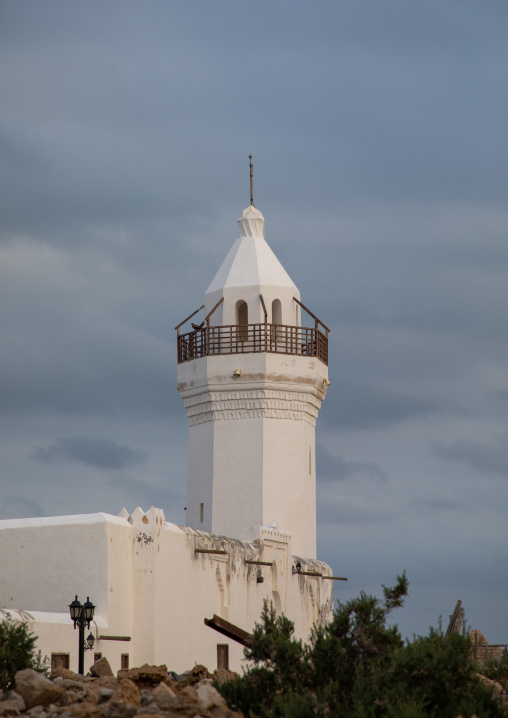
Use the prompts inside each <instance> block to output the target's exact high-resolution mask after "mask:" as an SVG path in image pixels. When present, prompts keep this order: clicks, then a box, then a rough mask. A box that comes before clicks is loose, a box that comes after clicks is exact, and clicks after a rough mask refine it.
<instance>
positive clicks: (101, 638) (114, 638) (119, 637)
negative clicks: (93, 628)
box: [97, 636, 131, 641]
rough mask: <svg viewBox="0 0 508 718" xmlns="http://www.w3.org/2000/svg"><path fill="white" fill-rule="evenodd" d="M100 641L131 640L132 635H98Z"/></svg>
mask: <svg viewBox="0 0 508 718" xmlns="http://www.w3.org/2000/svg"><path fill="white" fill-rule="evenodd" d="M97 640H98V641H130V640H131V637H130V636H97Z"/></svg>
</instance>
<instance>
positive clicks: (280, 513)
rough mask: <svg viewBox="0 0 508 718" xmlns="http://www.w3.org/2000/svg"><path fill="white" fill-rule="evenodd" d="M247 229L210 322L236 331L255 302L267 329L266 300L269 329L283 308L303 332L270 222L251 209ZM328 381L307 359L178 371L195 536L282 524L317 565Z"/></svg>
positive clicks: (210, 360) (277, 357) (265, 356)
mask: <svg viewBox="0 0 508 718" xmlns="http://www.w3.org/2000/svg"><path fill="white" fill-rule="evenodd" d="M238 224H239V230H240V237H239V238H238V239H237V240H236V241H235V243H234V244H233V246H232V248H231V250H230V251H229V253H228V255H227V256H226V259H225V260H224V262H223V263H222V266H221V267H220V269H219V271H218V272H217V274H216V275H215V277H214V279H213V280H212V282H211V284H210V286H209V288H208V290H207V292H206V294H205V314H208V313H209V312H210V311H211V310H212V309H213V307H214V306H215V305H216V304H217V302H218V301H219V300H220V299H221V298H223V299H224V301H223V303H222V305H221V306H220V307H219V309H218V310H217V311H215V312H214V314H212V316H211V317H210V322H211V324H212V325H213V326H224V327H228V326H230V325H236V324H238V310H237V307H238V304H239V303H240V302H246V303H247V307H248V322H249V324H257V323H260V324H262V325H263V327H264V324H263V323H264V320H265V317H264V311H263V306H262V302H261V298H260V296H261V295H262V297H263V300H264V303H265V307H266V311H267V321H268V323H269V324H271V323H272V321H273V319H274V317H273V316H272V311H273V306H274V302H275V303H276V307H277V309H276V314H277V317H276V318H277V319H278V321H282V324H285V325H287V326H299V325H300V312H299V307H298V304H297V303H296V302H295V297H296V298H297V299H299V297H300V294H299V292H298V290H297V288H296V286H295V285H294V283H293V282H292V281H291V279H290V277H289V275H288V274H287V272H286V271H285V270H284V268H283V267H282V265H281V264H280V262H279V261H278V259H277V258H276V257H275V255H274V253H273V252H272V250H271V249H270V247H269V246H268V244H267V243H266V241H265V239H264V219H263V215H262V214H261V212H259V210H257V209H256V208H254V207H248V208H247V209H246V210H244V212H243V214H242V216H241V217H240V219H239V220H238ZM267 331H270V332H277V331H279V330H278V329H277V328H276V327H269V328H268V330H267ZM300 341H301V340H300V339H296V340H295V349H296V350H298V348H299V347H300V346H301V345H300ZM223 351H226V349H224V348H223ZM238 370H239V371H238ZM235 372H236V375H235ZM327 379H328V368H327V366H326V365H325V364H323V363H322V362H321V361H320V360H319V359H317V358H314V357H308V356H302V355H299V354H294V355H286V354H282V353H281V354H277V353H264V352H263V353H231V354H221V355H218V356H209V357H201V358H199V359H195V360H192V361H189V362H185V363H183V364H180V365H179V366H178V390H179V391H180V393H181V396H182V399H183V401H184V406H185V409H186V411H187V418H188V422H189V473H188V482H187V525H188V526H192V527H194V528H204V529H205V530H207V531H211V532H212V533H215V534H221V535H225V536H239V535H240V534H241V533H242V532H243V531H244V530H245V529H247V528H248V527H250V526H266V525H267V524H269V523H271V522H273V521H275V522H276V524H277V526H278V528H280V529H285V530H288V531H291V532H292V536H293V550H294V551H295V553H296V554H297V555H299V556H305V557H309V558H315V556H316V475H315V474H316V472H315V453H316V452H315V425H316V419H317V416H318V412H319V409H320V406H321V402H322V400H323V399H324V397H325V395H326V389H327V387H326V383H325V382H326V380H327ZM309 468H310V470H309ZM201 504H203V506H204V515H205V520H204V522H201V521H200V506H201Z"/></svg>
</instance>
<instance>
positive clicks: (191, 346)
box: [178, 323, 328, 365]
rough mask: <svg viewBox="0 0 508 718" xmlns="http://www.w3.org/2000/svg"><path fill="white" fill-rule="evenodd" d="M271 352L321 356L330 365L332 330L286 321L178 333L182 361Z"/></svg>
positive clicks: (179, 356)
mask: <svg viewBox="0 0 508 718" xmlns="http://www.w3.org/2000/svg"><path fill="white" fill-rule="evenodd" d="M259 352H270V353H275V354H296V355H300V356H311V357H317V358H318V359H320V360H321V361H322V362H323V363H324V364H326V365H328V331H326V334H323V332H321V330H320V329H319V328H318V327H317V326H316V327H295V326H289V325H284V324H268V323H264V324H246V325H235V324H233V325H228V326H208V327H207V326H205V327H203V328H199V329H195V330H194V331H192V332H187V333H186V334H179V336H178V363H179V364H181V363H182V362H186V361H190V360H191V359H197V358H199V357H204V356H216V355H220V354H253V353H259Z"/></svg>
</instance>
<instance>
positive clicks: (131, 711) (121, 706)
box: [103, 698, 138, 718]
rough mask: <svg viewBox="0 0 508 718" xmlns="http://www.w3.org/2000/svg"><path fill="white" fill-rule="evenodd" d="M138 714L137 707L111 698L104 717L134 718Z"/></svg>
mask: <svg viewBox="0 0 508 718" xmlns="http://www.w3.org/2000/svg"><path fill="white" fill-rule="evenodd" d="M137 712H138V708H137V706H134V705H131V704H129V703H123V702H122V701H117V700H116V699H114V698H111V700H110V701H109V702H108V706H107V708H106V710H105V711H104V713H103V715H104V716H105V718H132V716H135V715H136V713H137Z"/></svg>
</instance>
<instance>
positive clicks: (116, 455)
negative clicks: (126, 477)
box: [31, 436, 149, 470]
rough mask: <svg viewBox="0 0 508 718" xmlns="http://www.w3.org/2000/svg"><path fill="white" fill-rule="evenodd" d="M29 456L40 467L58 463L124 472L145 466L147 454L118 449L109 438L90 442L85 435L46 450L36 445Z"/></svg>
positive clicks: (60, 441) (128, 448)
mask: <svg viewBox="0 0 508 718" xmlns="http://www.w3.org/2000/svg"><path fill="white" fill-rule="evenodd" d="M31 457H32V458H33V459H35V460H36V461H40V462H42V463H44V464H53V463H56V462H59V461H62V460H66V461H72V462H75V463H78V464H85V465H86V466H92V467H94V468H96V469H107V470H111V469H126V468H130V467H132V466H141V465H142V464H144V463H146V461H148V458H149V454H148V453H147V452H146V451H142V450H141V449H131V448H130V447H128V446H120V445H119V444H115V443H114V442H113V441H110V440H109V439H92V438H89V437H85V436H69V437H65V438H61V439H56V441H55V442H54V443H53V444H51V445H50V446H47V447H42V446H38V447H36V448H35V449H33V451H32V452H31Z"/></svg>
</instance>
